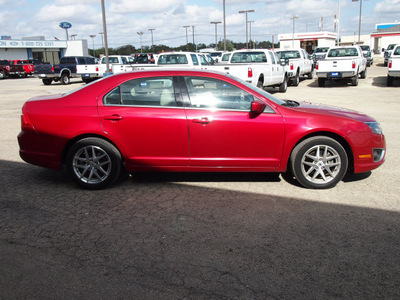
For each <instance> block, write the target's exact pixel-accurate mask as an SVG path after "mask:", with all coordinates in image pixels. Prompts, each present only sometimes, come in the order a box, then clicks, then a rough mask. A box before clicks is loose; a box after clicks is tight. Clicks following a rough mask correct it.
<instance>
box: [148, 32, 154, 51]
mask: <svg viewBox="0 0 400 300" xmlns="http://www.w3.org/2000/svg"><path fill="white" fill-rule="evenodd" d="M153 30H155V29H154V28H151V29H149V31H150V32H151V49H152V51H153V52H154V43H153Z"/></svg>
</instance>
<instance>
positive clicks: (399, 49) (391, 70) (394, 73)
mask: <svg viewBox="0 0 400 300" xmlns="http://www.w3.org/2000/svg"><path fill="white" fill-rule="evenodd" d="M395 78H397V79H400V44H399V45H397V46H396V48H394V49H393V52H392V55H391V56H390V58H389V62H388V74H387V86H393V80H394V79H395Z"/></svg>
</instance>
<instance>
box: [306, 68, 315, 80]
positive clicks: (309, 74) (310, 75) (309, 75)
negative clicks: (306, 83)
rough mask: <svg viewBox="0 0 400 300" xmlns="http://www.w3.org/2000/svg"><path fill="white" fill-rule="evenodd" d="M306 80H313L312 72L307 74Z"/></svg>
mask: <svg viewBox="0 0 400 300" xmlns="http://www.w3.org/2000/svg"><path fill="white" fill-rule="evenodd" d="M307 77H308V79H313V78H314V70H313V69H312V70H311V72H310V73H308V74H307Z"/></svg>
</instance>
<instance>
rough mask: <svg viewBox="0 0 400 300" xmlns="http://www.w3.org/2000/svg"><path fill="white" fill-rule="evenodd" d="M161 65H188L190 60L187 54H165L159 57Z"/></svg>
mask: <svg viewBox="0 0 400 300" xmlns="http://www.w3.org/2000/svg"><path fill="white" fill-rule="evenodd" d="M157 64H159V65H186V64H188V60H187V58H186V55H185V54H163V55H160V57H159V58H158V62H157Z"/></svg>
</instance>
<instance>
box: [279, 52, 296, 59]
mask: <svg viewBox="0 0 400 300" xmlns="http://www.w3.org/2000/svg"><path fill="white" fill-rule="evenodd" d="M276 54H277V55H278V57H279V58H280V59H291V58H300V52H299V51H296V50H294V51H278V52H276Z"/></svg>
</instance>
